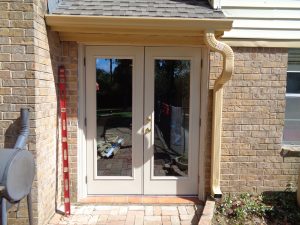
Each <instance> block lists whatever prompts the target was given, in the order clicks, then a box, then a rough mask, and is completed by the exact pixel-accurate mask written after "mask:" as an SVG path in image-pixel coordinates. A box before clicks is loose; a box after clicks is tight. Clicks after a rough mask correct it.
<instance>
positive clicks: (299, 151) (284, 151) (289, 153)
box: [280, 145, 300, 157]
mask: <svg viewBox="0 0 300 225" xmlns="http://www.w3.org/2000/svg"><path fill="white" fill-rule="evenodd" d="M280 155H281V156H282V157H300V145H283V146H282V147H281V152H280Z"/></svg>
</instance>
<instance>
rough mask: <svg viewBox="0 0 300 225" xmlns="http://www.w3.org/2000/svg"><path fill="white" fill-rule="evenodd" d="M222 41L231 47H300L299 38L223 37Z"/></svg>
mask: <svg viewBox="0 0 300 225" xmlns="http://www.w3.org/2000/svg"><path fill="white" fill-rule="evenodd" d="M222 41H223V42H224V43H226V44H227V45H230V46H232V47H270V48H272V47H273V48H300V40H268V39H265V40H257V39H227V38H223V39H222Z"/></svg>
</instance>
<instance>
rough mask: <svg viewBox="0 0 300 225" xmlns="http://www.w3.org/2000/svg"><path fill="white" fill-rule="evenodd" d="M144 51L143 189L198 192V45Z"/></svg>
mask: <svg viewBox="0 0 300 225" xmlns="http://www.w3.org/2000/svg"><path fill="white" fill-rule="evenodd" d="M145 53H146V54H145V71H146V74H145V103H144V105H145V121H144V123H145V137H144V165H145V166H144V194H151V195H154V194H161V195H194V194H197V187H198V170H197V164H198V148H199V143H198V142H199V138H198V137H199V136H198V134H199V109H200V91H199V90H200V61H201V49H200V48H169V47H168V48H163V47H149V48H146V50H145ZM191 93H192V94H191ZM162 187H163V188H162Z"/></svg>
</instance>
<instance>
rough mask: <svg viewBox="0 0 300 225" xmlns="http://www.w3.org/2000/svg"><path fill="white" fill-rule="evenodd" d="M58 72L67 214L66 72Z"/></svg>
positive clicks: (68, 182) (62, 69) (61, 69)
mask: <svg viewBox="0 0 300 225" xmlns="http://www.w3.org/2000/svg"><path fill="white" fill-rule="evenodd" d="M58 74H59V105H60V119H61V146H62V158H63V181H64V185H63V186H64V204H65V215H66V216H69V215H70V213H71V206H70V181H69V178H70V175H69V157H68V131H67V110H66V108H67V100H66V74H65V68H64V67H63V66H60V67H59V69H58Z"/></svg>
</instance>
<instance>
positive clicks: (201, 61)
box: [201, 59, 203, 68]
mask: <svg viewBox="0 0 300 225" xmlns="http://www.w3.org/2000/svg"><path fill="white" fill-rule="evenodd" d="M202 67H203V59H201V68H202Z"/></svg>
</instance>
